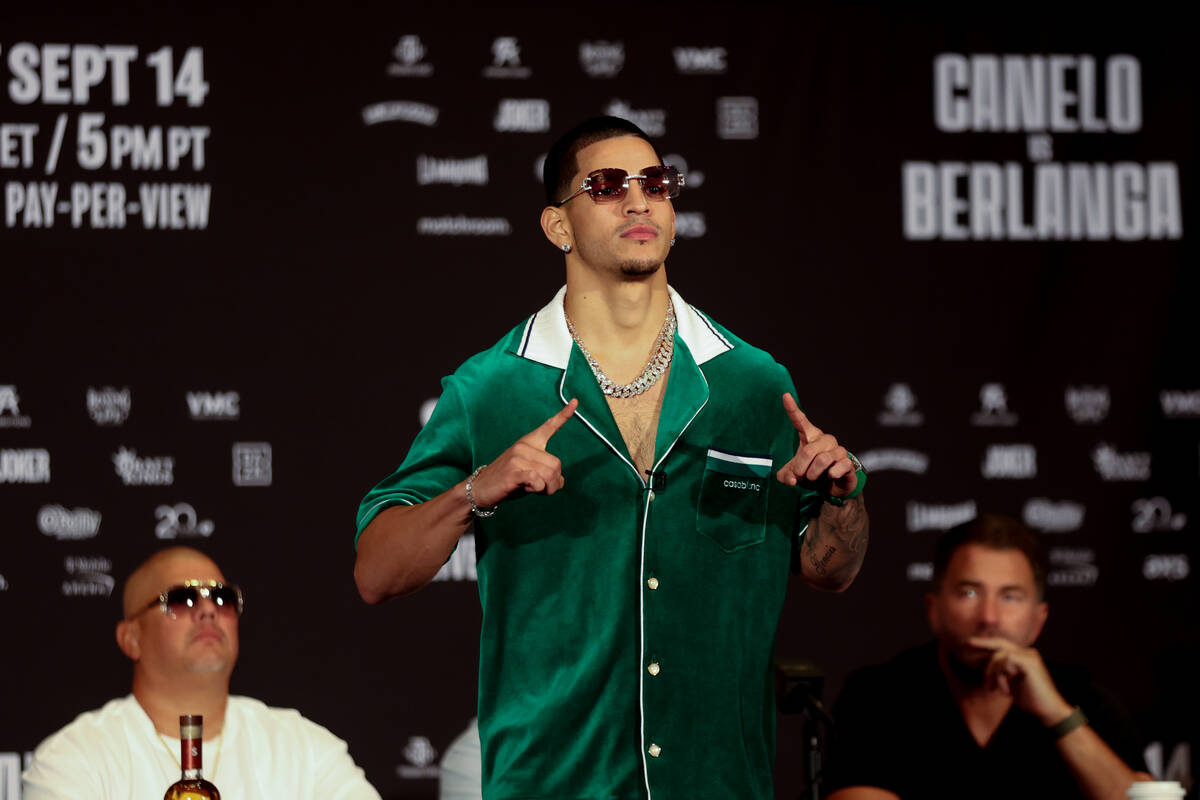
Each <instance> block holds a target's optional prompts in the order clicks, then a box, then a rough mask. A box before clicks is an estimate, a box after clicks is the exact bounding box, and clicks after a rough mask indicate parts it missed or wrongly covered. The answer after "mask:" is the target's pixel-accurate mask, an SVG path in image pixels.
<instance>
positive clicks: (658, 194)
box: [554, 166, 684, 208]
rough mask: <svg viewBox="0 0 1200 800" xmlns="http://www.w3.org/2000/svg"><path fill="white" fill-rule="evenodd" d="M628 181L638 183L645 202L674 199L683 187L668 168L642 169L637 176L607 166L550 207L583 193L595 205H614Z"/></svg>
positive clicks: (623, 195) (677, 172) (623, 194)
mask: <svg viewBox="0 0 1200 800" xmlns="http://www.w3.org/2000/svg"><path fill="white" fill-rule="evenodd" d="M631 180H638V181H641V182H642V194H644V195H646V198H647V199H649V200H666V199H668V198H676V197H678V196H679V190H680V189H681V188H682V187H683V185H684V178H683V176H682V175H680V174H679V170H677V169H675V168H674V167H671V166H653V167H645V168H643V169H642V172H641V174H640V175H630V174H629V173H628V172H626V171H625V170H623V169H620V168H617V167H608V168H606V169H598V170H596V171H595V172H589V173H588V176H587V177H586V178H584V179H583V183H581V184H579V188H577V189H576V190H575V191H574V192H572V193H571V194H570V195H569V196H567V197H565V198H564V199H562V200H559V201H558V202H557V203H555V204H554V206H555V208H558V207H560V206H563V205H565V204H566V203H567V201H568V200H571V199H572V198H574V197H576V196H577V195H579V194H582V193H583V192H587V193H588V197H590V198H592V200H593V201H595V202H597V203H615V202H617V201H618V200H621V199H622V198H624V197H625V193H626V192H627V191H629V182H630V181H631Z"/></svg>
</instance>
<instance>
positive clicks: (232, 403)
mask: <svg viewBox="0 0 1200 800" xmlns="http://www.w3.org/2000/svg"><path fill="white" fill-rule="evenodd" d="M241 403H242V398H241V396H240V395H239V394H238V393H237V392H188V393H187V404H188V413H189V414H191V415H192V419H195V420H205V419H225V420H234V419H237V418H238V417H240V416H241V414H242V409H241Z"/></svg>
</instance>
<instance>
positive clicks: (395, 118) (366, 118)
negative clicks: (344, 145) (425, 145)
mask: <svg viewBox="0 0 1200 800" xmlns="http://www.w3.org/2000/svg"><path fill="white" fill-rule="evenodd" d="M439 113H440V112H439V110H438V109H437V108H436V107H435V106H431V105H427V104H425V103H416V102H413V101H412V100H385V101H384V102H382V103H372V104H371V105H369V106H364V107H363V110H362V118H363V124H364V125H378V124H379V123H381V122H411V123H413V124H415V125H424V126H426V127H428V128H432V127H433V126H434V125H437V123H438V114H439Z"/></svg>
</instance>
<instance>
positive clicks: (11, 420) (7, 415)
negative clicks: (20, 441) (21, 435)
mask: <svg viewBox="0 0 1200 800" xmlns="http://www.w3.org/2000/svg"><path fill="white" fill-rule="evenodd" d="M20 400H21V398H20V397H19V396H18V395H17V387H16V386H13V385H11V384H6V385H0V428H28V427H29V426H30V424H31V420H30V419H29V417H27V416H25V415H23V414H22V413H21V408H20V406H19V405H18V403H19V402H20Z"/></svg>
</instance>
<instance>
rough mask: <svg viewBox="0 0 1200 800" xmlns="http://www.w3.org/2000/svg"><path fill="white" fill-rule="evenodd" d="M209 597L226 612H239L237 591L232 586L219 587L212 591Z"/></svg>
mask: <svg viewBox="0 0 1200 800" xmlns="http://www.w3.org/2000/svg"><path fill="white" fill-rule="evenodd" d="M208 596H209V597H211V598H212V601H213V602H214V603H216V604H217V606H218V607H220V608H222V609H224V610H226V611H235V612H236V611H237V610H238V600H237V589H234V588H233V587H232V586H218V587H217V588H215V589H213V590H212V591H210V592H209V594H208Z"/></svg>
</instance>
